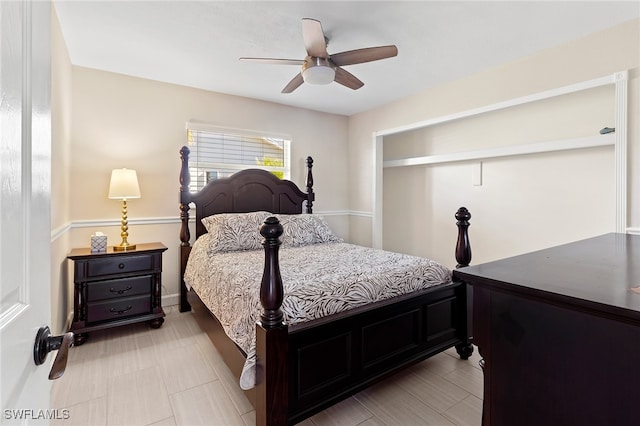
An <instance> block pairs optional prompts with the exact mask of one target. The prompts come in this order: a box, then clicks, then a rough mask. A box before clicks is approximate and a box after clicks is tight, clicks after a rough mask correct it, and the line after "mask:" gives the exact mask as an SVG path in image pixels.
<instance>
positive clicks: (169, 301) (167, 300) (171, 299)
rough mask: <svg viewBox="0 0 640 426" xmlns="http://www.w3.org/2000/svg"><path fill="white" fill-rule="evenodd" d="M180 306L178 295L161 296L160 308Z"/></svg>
mask: <svg viewBox="0 0 640 426" xmlns="http://www.w3.org/2000/svg"><path fill="white" fill-rule="evenodd" d="M179 304H180V293H175V294H166V295H164V296H162V306H163V307H164V306H173V305H179Z"/></svg>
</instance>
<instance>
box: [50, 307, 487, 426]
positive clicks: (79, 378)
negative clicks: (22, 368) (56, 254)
mask: <svg viewBox="0 0 640 426" xmlns="http://www.w3.org/2000/svg"><path fill="white" fill-rule="evenodd" d="M165 312H166V313H167V317H166V319H165V323H164V325H163V326H162V327H161V328H160V329H157V330H153V329H150V328H149V327H148V326H147V325H146V324H136V325H131V326H125V327H119V328H115V329H111V330H104V331H101V332H95V333H91V334H90V336H89V339H88V340H87V342H86V343H85V344H84V345H82V346H78V347H73V348H72V349H71V352H70V354H69V363H68V365H67V371H66V372H65V374H64V376H63V377H62V378H60V379H58V380H56V381H55V382H53V389H52V395H51V403H52V408H59V409H68V410H69V419H67V420H60V421H58V422H57V423H53V424H54V425H56V424H64V426H68V425H82V426H90V425H105V426H106V425H127V426H145V425H154V426H164V425H177V426H192V425H211V426H216V425H225V426H226V425H253V424H255V412H254V411H253V407H252V406H251V404H250V403H249V402H248V400H247V399H246V398H245V396H244V394H243V393H242V391H241V390H240V388H239V387H238V385H237V382H236V380H235V378H234V377H233V376H232V374H231V372H230V371H229V370H228V369H227V367H226V365H225V364H224V363H223V361H222V359H221V357H220V355H219V354H218V352H217V351H216V349H215V347H214V346H213V344H211V342H210V341H209V339H208V337H207V335H206V334H205V333H204V332H202V331H201V330H200V328H199V327H198V325H197V324H196V322H195V320H194V318H193V317H192V315H191V314H190V313H184V314H181V313H179V312H178V310H177V307H176V306H171V307H169V308H167V309H165ZM478 360H479V356H478V354H477V350H476V351H475V352H474V355H473V356H472V357H471V358H470V359H469V360H468V361H462V360H460V359H459V358H458V356H457V354H456V353H455V350H453V349H450V350H448V351H446V352H444V353H441V354H438V355H436V356H435V357H432V358H430V359H428V360H426V361H423V362H421V363H419V364H417V365H416V366H414V367H412V368H410V369H408V370H405V371H403V372H401V373H399V374H397V375H395V376H393V377H391V378H389V379H387V380H385V381H383V382H381V383H379V384H378V385H376V386H373V387H371V388H369V389H366V390H364V391H362V392H360V393H359V394H357V395H355V396H353V397H351V398H349V399H347V400H345V401H343V402H341V403H339V404H337V405H335V406H333V407H330V408H328V409H327V410H325V411H323V412H321V413H318V414H316V415H315V416H313V417H311V418H310V419H307V420H306V421H304V422H302V423H301V424H302V425H304V426H314V425H342V426H355V425H362V426H376V425H437V426H450V425H480V420H481V414H482V399H481V398H482V371H481V370H480V367H479V366H478Z"/></svg>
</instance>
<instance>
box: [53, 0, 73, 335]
mask: <svg viewBox="0 0 640 426" xmlns="http://www.w3.org/2000/svg"><path fill="white" fill-rule="evenodd" d="M71 74H72V73H71V62H70V60H69V55H68V53H67V48H66V46H65V43H64V39H63V38H62V32H61V30H60V24H59V22H58V17H57V15H56V12H55V7H52V16H51V144H52V146H51V229H52V234H53V235H52V239H51V330H52V331H53V333H54V334H57V333H61V332H63V331H65V330H64V329H65V325H66V321H67V314H68V312H69V310H70V309H72V305H71V303H72V300H73V298H72V297H73V294H72V287H70V286H69V285H68V265H67V262H66V256H67V253H68V252H69V250H70V245H69V232H68V231H67V230H68V227H69V221H70V215H69V208H70V199H71V190H70V185H69V168H70V145H71V108H72V106H71Z"/></svg>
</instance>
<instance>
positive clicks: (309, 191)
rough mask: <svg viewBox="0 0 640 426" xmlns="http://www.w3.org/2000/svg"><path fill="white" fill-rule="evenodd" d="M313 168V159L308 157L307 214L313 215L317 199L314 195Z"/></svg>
mask: <svg viewBox="0 0 640 426" xmlns="http://www.w3.org/2000/svg"><path fill="white" fill-rule="evenodd" d="M312 167H313V158H311V157H307V213H308V214H311V213H313V202H314V201H315V199H316V194H314V193H313V173H312V172H311V168H312Z"/></svg>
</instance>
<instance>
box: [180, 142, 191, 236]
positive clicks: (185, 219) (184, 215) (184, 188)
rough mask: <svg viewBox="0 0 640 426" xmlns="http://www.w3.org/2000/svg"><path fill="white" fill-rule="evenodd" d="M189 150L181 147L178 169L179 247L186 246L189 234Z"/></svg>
mask: <svg viewBox="0 0 640 426" xmlns="http://www.w3.org/2000/svg"><path fill="white" fill-rule="evenodd" d="M189 152H191V151H190V150H189V148H188V147H186V146H183V147H182V148H181V149H180V160H182V166H181V167H180V221H181V222H182V225H181V227H180V245H181V246H188V245H189V240H190V239H191V234H190V233H189V203H190V202H191V200H190V195H191V193H190V192H189V184H190V183H191V174H190V173H189Z"/></svg>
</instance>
